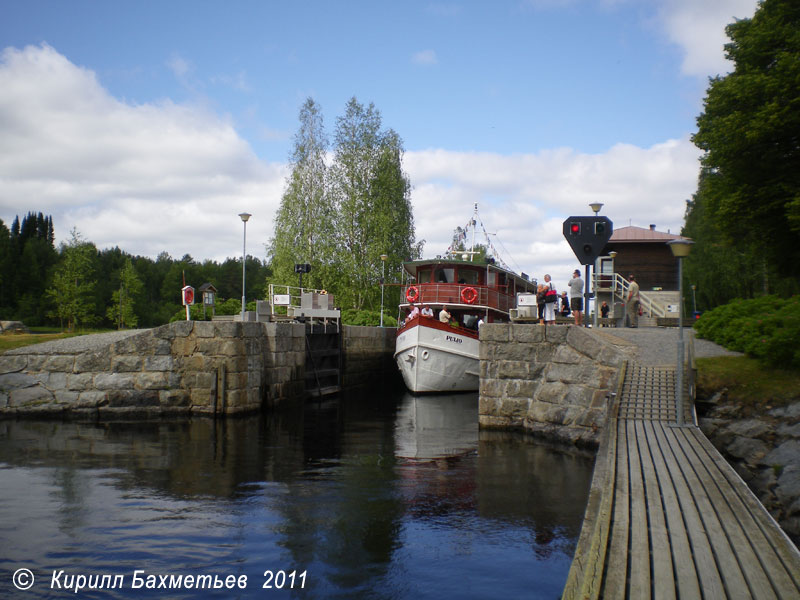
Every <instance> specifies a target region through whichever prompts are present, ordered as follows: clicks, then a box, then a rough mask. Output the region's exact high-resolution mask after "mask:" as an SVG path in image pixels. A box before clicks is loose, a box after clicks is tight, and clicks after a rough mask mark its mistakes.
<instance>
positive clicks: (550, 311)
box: [544, 275, 558, 325]
mask: <svg viewBox="0 0 800 600" xmlns="http://www.w3.org/2000/svg"><path fill="white" fill-rule="evenodd" d="M557 300H558V292H557V291H556V287H555V286H554V285H553V282H552V281H550V275H545V276H544V322H545V325H547V324H548V323H549V324H554V323H555V322H556V302H557Z"/></svg>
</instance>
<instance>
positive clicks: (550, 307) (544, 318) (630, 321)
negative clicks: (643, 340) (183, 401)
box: [536, 269, 640, 327]
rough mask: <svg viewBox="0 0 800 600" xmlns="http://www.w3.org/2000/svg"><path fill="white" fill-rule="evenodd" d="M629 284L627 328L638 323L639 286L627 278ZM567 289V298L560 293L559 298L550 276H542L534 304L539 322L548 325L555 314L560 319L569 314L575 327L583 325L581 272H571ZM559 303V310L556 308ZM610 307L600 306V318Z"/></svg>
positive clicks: (626, 297) (626, 308) (552, 320)
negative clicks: (535, 303) (537, 310)
mask: <svg viewBox="0 0 800 600" xmlns="http://www.w3.org/2000/svg"><path fill="white" fill-rule="evenodd" d="M629 280H630V284H629V286H628V292H627V294H626V296H625V325H626V326H627V327H637V326H638V323H639V314H640V308H639V284H638V283H636V277H635V276H633V275H631V276H630V277H629ZM567 285H568V287H569V297H568V296H567V292H562V294H561V296H559V295H558V293H557V292H556V290H555V287H554V285H553V282H552V279H551V278H550V275H545V276H544V283H540V284H539V286H538V288H537V290H536V302H537V304H538V307H539V322H540V323H545V324H550V323H555V321H556V312H559V313H560V314H561V316H562V317H568V316H569V315H570V313H571V314H572V315H573V316H574V318H575V325H582V324H583V288H584V281H583V279H581V272H580V271H579V270H578V269H575V270H574V271H573V272H572V279H570V281H569V283H568V284H567ZM559 301H560V308H558V307H557V305H558V303H559ZM610 310H611V307H610V306H609V305H608V302H605V301H604V302H603V303H602V304H601V305H600V316H601V317H602V318H604V319H607V318H608V314H609V312H610Z"/></svg>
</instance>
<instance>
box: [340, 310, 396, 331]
mask: <svg viewBox="0 0 800 600" xmlns="http://www.w3.org/2000/svg"><path fill="white" fill-rule="evenodd" d="M380 323H381V312H380V311H379V310H355V309H353V308H348V309H345V310H343V311H342V324H344V325H366V326H372V327H377V326H378V325H380ZM383 325H384V327H397V319H395V318H394V317H393V316H391V315H390V314H388V313H387V312H386V311H384V312H383Z"/></svg>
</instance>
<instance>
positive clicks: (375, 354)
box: [342, 325, 400, 388]
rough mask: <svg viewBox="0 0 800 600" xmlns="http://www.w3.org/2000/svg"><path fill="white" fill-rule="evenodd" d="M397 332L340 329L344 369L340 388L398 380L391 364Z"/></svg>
mask: <svg viewBox="0 0 800 600" xmlns="http://www.w3.org/2000/svg"><path fill="white" fill-rule="evenodd" d="M396 338H397V330H396V329H395V328H394V327H383V328H381V327H357V326H353V325H345V326H343V327H342V349H343V351H344V368H343V369H342V386H343V387H345V388H349V387H354V386H357V385H363V384H365V383H369V382H370V381H374V380H375V379H378V378H381V379H385V378H386V377H390V378H395V379H399V377H400V372H399V371H398V369H397V366H395V363H394V347H395V340H396Z"/></svg>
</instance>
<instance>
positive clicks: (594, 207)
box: [583, 202, 603, 329]
mask: <svg viewBox="0 0 800 600" xmlns="http://www.w3.org/2000/svg"><path fill="white" fill-rule="evenodd" d="M589 208H591V209H592V212H594V216H595V217H596V216H597V213H599V212H600V209H601V208H603V203H602V202H592V203H591V204H590V205H589ZM594 263H595V264H594V268H593V269H592V274H593V276H594V279H593V280H592V289H593V290H594V312H593V313H592V315H593V316H592V327H594V328H595V329H597V260H595V261H594ZM583 309H584V313H583V322H584V324H585V326H586V327H588V326H589V324H588V323H587V319H586V314H587V313H588V312H589V265H586V302H584V307H583Z"/></svg>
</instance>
